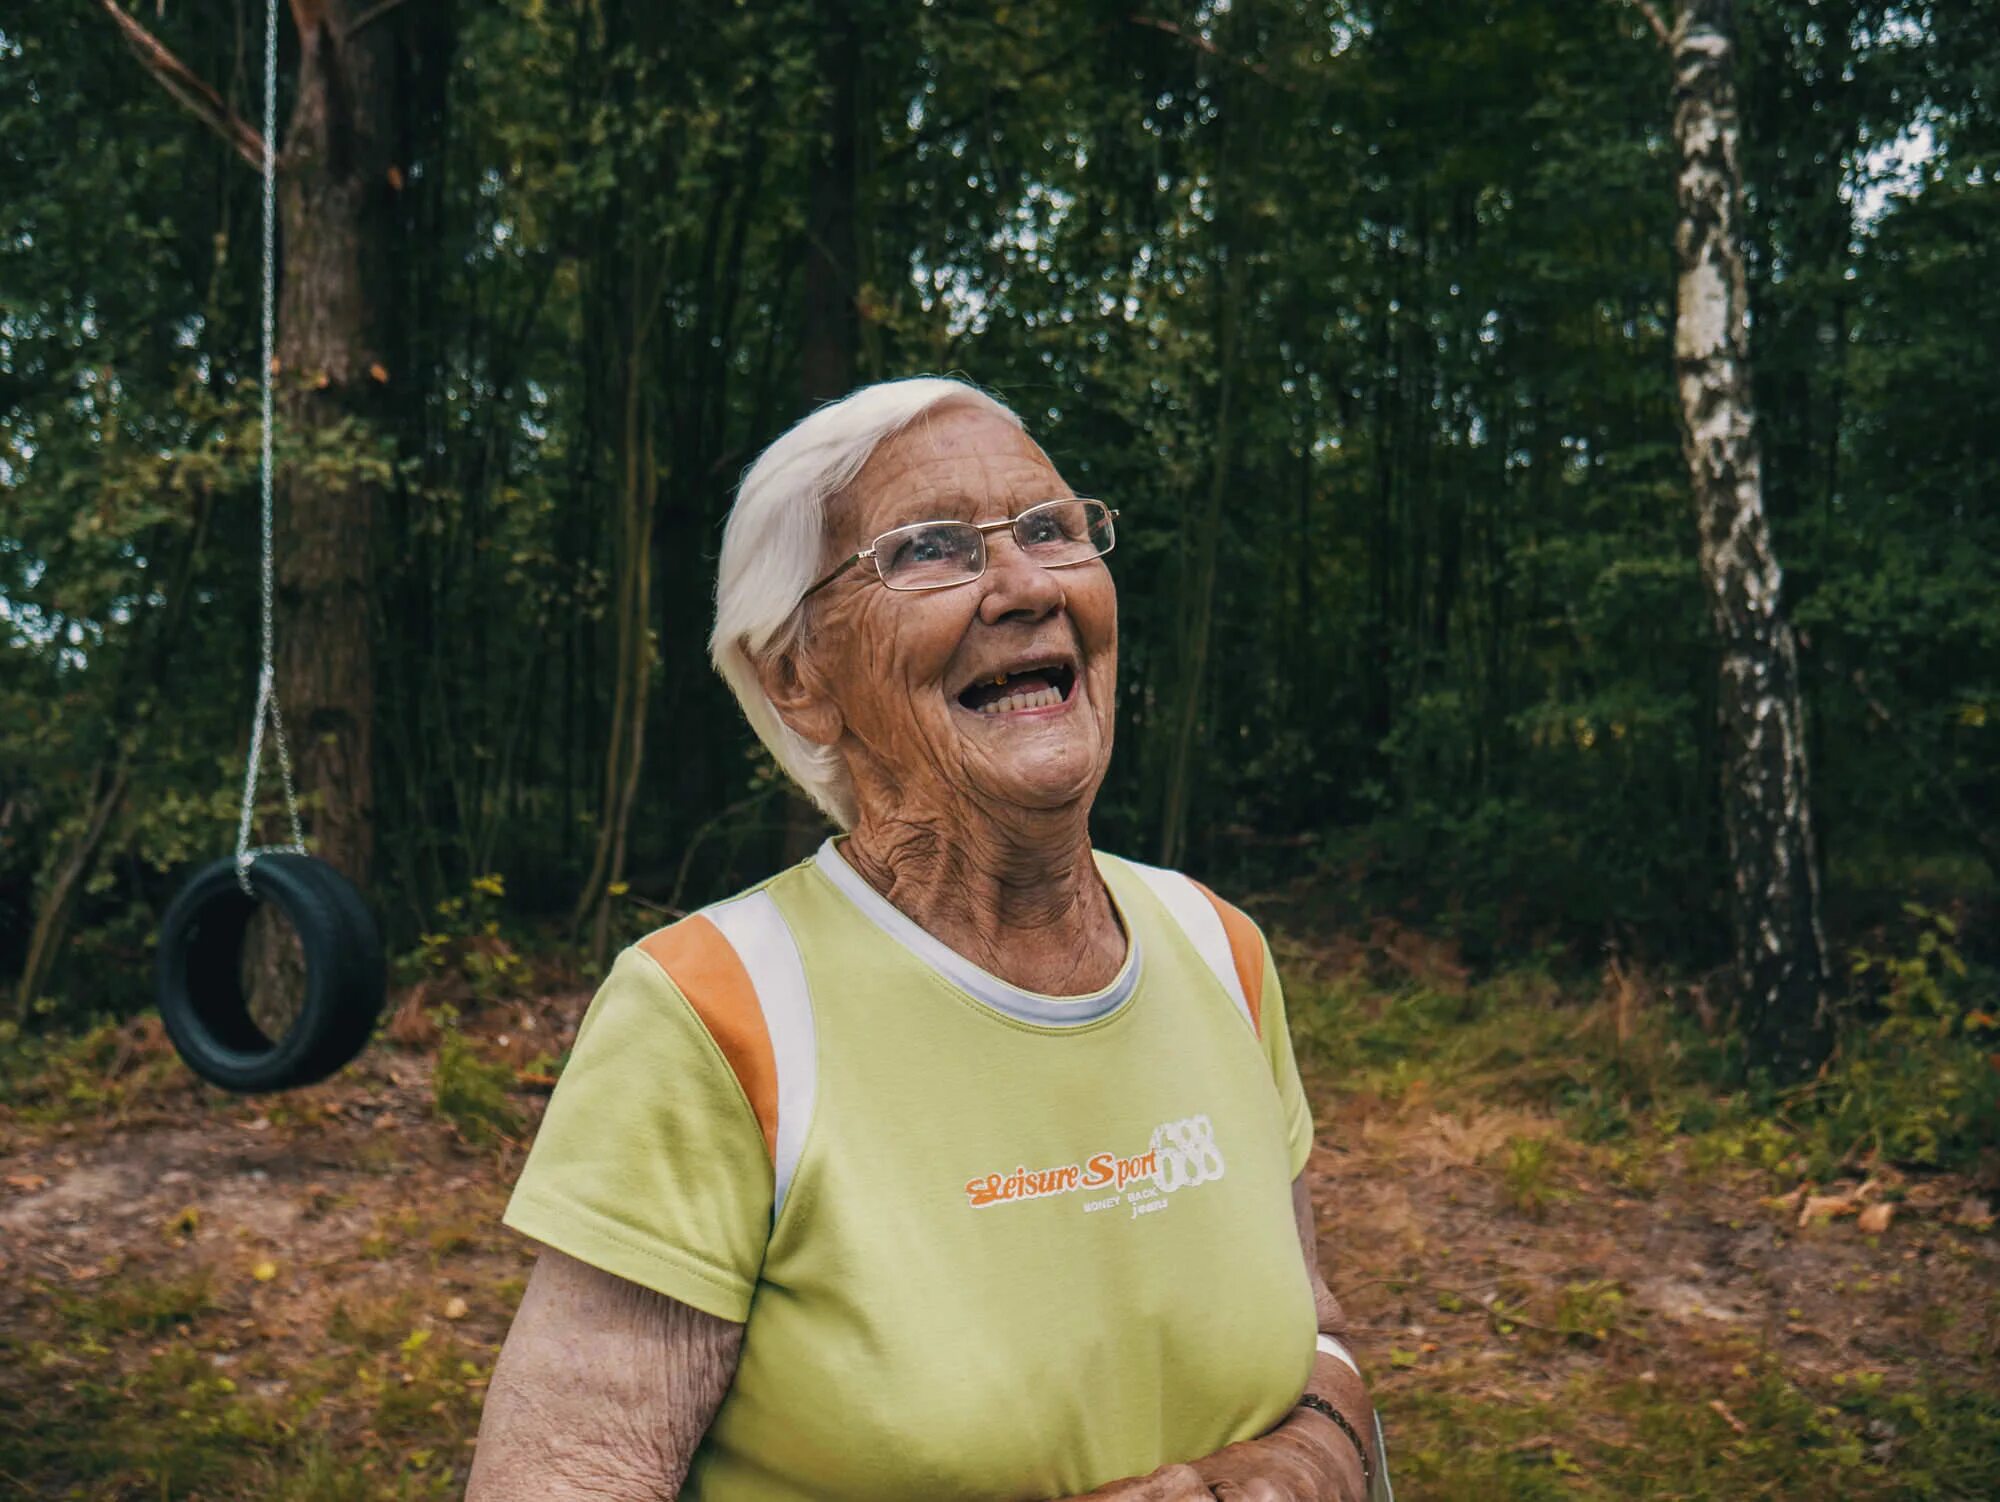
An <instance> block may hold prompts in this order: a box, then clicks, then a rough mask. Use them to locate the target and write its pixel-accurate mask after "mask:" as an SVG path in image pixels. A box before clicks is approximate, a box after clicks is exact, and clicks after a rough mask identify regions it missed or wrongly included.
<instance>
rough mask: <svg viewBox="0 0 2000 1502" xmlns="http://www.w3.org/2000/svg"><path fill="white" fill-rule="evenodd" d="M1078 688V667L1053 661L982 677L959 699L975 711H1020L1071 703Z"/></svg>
mask: <svg viewBox="0 0 2000 1502" xmlns="http://www.w3.org/2000/svg"><path fill="white" fill-rule="evenodd" d="M1075 689H1076V669H1075V667H1074V666H1072V665H1071V664H1069V663H1066V662H1050V663H1044V664H1042V665H1041V666H1039V667H1029V668H1014V669H1010V670H1009V671H1007V672H1004V673H996V674H994V675H993V676H992V677H991V678H981V679H979V680H978V681H977V682H975V683H973V684H971V685H969V686H968V687H967V688H966V689H965V690H964V691H963V692H962V693H960V694H959V696H958V702H959V703H960V704H961V705H963V706H964V707H965V708H967V709H969V710H971V711H972V712H973V713H974V714H1018V713H1019V712H1020V711H1022V710H1026V709H1052V708H1054V707H1055V706H1056V705H1058V704H1063V703H1067V702H1068V700H1069V696H1070V694H1071V693H1073V692H1074V691H1075Z"/></svg>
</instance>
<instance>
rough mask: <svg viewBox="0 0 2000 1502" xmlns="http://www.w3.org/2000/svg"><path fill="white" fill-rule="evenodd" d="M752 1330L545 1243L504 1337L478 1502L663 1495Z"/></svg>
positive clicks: (476, 1483) (475, 1474)
mask: <svg viewBox="0 0 2000 1502" xmlns="http://www.w3.org/2000/svg"><path fill="white" fill-rule="evenodd" d="M742 1345H743V1327H742V1326H741V1325H737V1324H732V1323H730V1322H729V1321H728V1320H724V1319H717V1318H716V1317H715V1316H714V1315H712V1314H704V1313H702V1312H701V1311H700V1310H699V1309H694V1308H690V1307H689V1306H688V1305H686V1304H683V1303H680V1302H679V1301H678V1300H675V1299H670V1298H667V1297H666V1296H664V1295H662V1294H657V1293H653V1292H651V1291H650V1290H648V1289H644V1288H641V1287H639V1286H638V1285H637V1284H636V1283H629V1282H627V1281H626V1280H625V1279H623V1278H618V1277H614V1276H612V1275H611V1274H610V1273H606V1272H600V1271H599V1270H598V1269H596V1268H594V1267H591V1266H589V1265H588V1264H586V1263H582V1262H579V1261H577V1260H576V1259H575V1258H573V1257H566V1256H564V1255H563V1254H562V1253H561V1252H557V1251H553V1250H545V1251H544V1252H543V1253H542V1254H541V1257H540V1259H539V1260H538V1261H537V1262H536V1263H535V1270H534V1273H533V1275H532V1276H531V1277H530V1278H529V1279H528V1290H527V1293H526V1295H525V1296H524V1297H523V1298H522V1300H521V1308H520V1311H519V1312H518V1313H517V1314H516V1315H515V1316H514V1325H513V1328H512V1329H511V1330H509V1331H508V1332H507V1343H506V1345H505V1346H504V1347H502V1349H501V1352H500V1360H499V1362H498V1364H496V1365H495V1367H494V1369H493V1383H492V1386H491V1387H490V1388H489V1389H488V1391H487V1394H486V1408H485V1412H484V1415H483V1416H482V1417H481V1419H480V1423H479V1448H478V1450H477V1451H476V1452H475V1454H474V1456H473V1460H472V1479H471V1481H470V1482H469V1483H468V1485H467V1487H466V1499H467V1502H583V1499H586V1498H589V1499H598V1502H666V1499H670V1498H672V1497H674V1496H675V1495H676V1494H677V1493H678V1492H679V1490H680V1486H681V1482H682V1480H683V1479H684V1478H685V1477H686V1476H687V1469H688V1462H689V1461H691V1460H692V1459H693V1458H694V1451H695V1446H696V1445H698V1444H699V1443H700V1442H701V1437H702V1435H703V1434H704V1433H706V1432H707V1430H708V1425H709V1421H710V1420H711V1419H713V1418H714V1417H715V1410H716V1409H717V1408H718V1407H720V1406H721V1404H722V1396H723V1394H724V1393H725V1392H727V1391H728V1390H729V1384H730V1382H731V1380H732V1379H733V1378H734V1377H735V1375H736V1358H737V1353H738V1352H739V1351H740V1350H741V1348H742Z"/></svg>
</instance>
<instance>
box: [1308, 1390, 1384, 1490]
mask: <svg viewBox="0 0 2000 1502" xmlns="http://www.w3.org/2000/svg"><path fill="white" fill-rule="evenodd" d="M1299 1407H1301V1408H1310V1409H1311V1410H1312V1411H1313V1412H1314V1413H1323V1414H1325V1415H1326V1416H1327V1417H1328V1418H1330V1419H1332V1420H1333V1421H1334V1422H1335V1423H1336V1424H1338V1425H1340V1432H1341V1433H1342V1434H1344V1435H1346V1436H1347V1437H1348V1438H1349V1439H1351V1440H1353V1441H1354V1453H1355V1454H1357V1455H1359V1456H1360V1457H1361V1484H1362V1485H1363V1486H1371V1487H1372V1486H1373V1485H1374V1484H1375V1467H1374V1465H1373V1464H1371V1463H1370V1461H1369V1459H1368V1447H1367V1446H1366V1445H1364V1444H1362V1443H1361V1436H1360V1435H1358V1434H1356V1433H1355V1432H1354V1426H1353V1425H1352V1424H1350V1423H1348V1422H1347V1415H1346V1414H1344V1413H1342V1412H1341V1411H1340V1410H1339V1409H1338V1408H1335V1407H1334V1406H1333V1405H1332V1404H1331V1403H1329V1402H1327V1400H1326V1399H1325V1398H1322V1397H1321V1396H1320V1395H1319V1394H1318V1393H1313V1392H1309V1393H1306V1394H1304V1395H1303V1396H1301V1397H1300V1398H1299Z"/></svg>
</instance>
